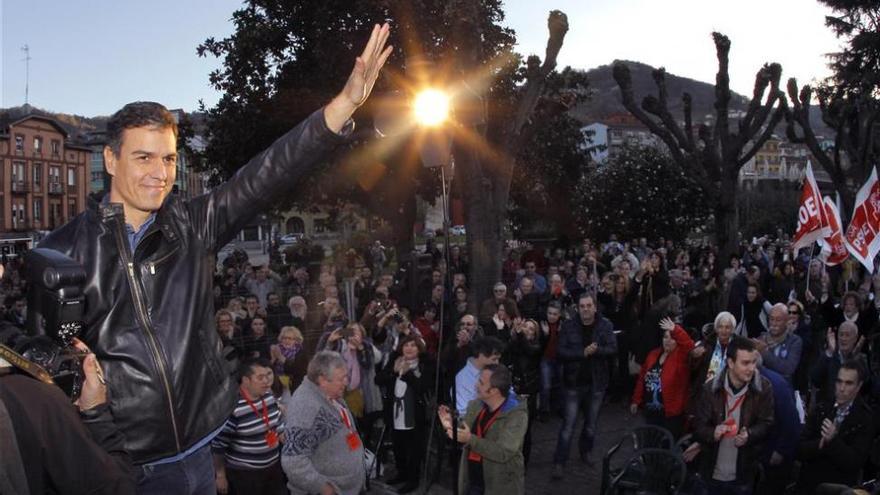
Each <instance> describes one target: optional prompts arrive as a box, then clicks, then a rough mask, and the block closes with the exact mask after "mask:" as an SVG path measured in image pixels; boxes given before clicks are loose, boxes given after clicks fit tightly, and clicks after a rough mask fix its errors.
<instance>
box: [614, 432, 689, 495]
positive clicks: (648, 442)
mask: <svg viewBox="0 0 880 495" xmlns="http://www.w3.org/2000/svg"><path fill="white" fill-rule="evenodd" d="M627 440H629V441H631V442H632V448H633V451H634V452H635V451H639V450H642V449H665V450H669V451H671V452H673V453H675V454H676V455H678V456H679V457H681V452H680V448H679V447H678V446H677V444H676V443H675V439H674V438H673V437H672V433H670V432H669V430H667V429H666V428H662V427H660V426H654V425H643V426H637V427H635V428H633V429H632V430H631V431H630V432H628V433H627V434H625V435H624V436H623V438H621V439H620V441H619V442H617V444H615V445H614V446H612V447H611V448H610V449H608V452H606V453H605V456H604V457H602V489H601V491H600V493H605V490H606V489H607V488H608V487H609V486H610V484H611V480H612V478H614V477H616V476H617V475H618V474H619V473H620V472H621V471H622V470H623V467H618V468H612V467H611V460H612V458H613V457H614V455H615V454H616V453H617V451H618V450H620V448H621V447H622V446H623V444H624V443H625V442H626V441H627ZM622 483H623V484H626V480H623V481H622Z"/></svg>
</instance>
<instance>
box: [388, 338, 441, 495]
mask: <svg viewBox="0 0 880 495" xmlns="http://www.w3.org/2000/svg"><path fill="white" fill-rule="evenodd" d="M398 349H399V350H398V351H394V352H393V353H392V354H391V357H390V359H389V360H388V364H387V365H386V366H385V368H384V369H383V370H382V371H381V372H380V373H379V374H378V375H376V383H377V384H378V385H380V386H382V387H387V388H388V389H389V390H390V391H391V392H392V396H393V405H392V413H391V417H392V422H391V424H390V425H389V426H391V427H392V428H391V430H392V432H391V433H392V436H391V439H392V443H393V445H394V460H395V462H396V464H397V475H396V476H395V477H394V478H392V479H391V480H389V482H388V484H390V485H397V484H402V485H403V486H401V487H400V488H398V489H397V493H410V492H413V491H415V490H417V489H418V487H419V475H420V473H421V464H422V458H423V457H424V454H425V422H426V403H427V393H428V391H429V390H430V388H431V385H432V384H433V380H432V379H431V376H430V372H431V366H428V365H427V363H426V362H425V361H424V360H423V359H421V358H420V356H421V354H422V353H423V352H424V343H423V341H422V340H421V339H420V338H418V337H417V336H416V335H415V334H413V333H410V334H407V335H405V336H403V337H401V339H400V343H399V345H398Z"/></svg>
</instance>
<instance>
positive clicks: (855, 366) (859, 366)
mask: <svg viewBox="0 0 880 495" xmlns="http://www.w3.org/2000/svg"><path fill="white" fill-rule="evenodd" d="M839 369H841V370H855V372H856V373H857V374H858V376H859V383H865V380H866V379H867V378H868V366H867V365H866V364H865V360H864V359H863V358H861V357H851V358H849V359H846V360H845V361H844V362H842V363H841V364H840V368H839Z"/></svg>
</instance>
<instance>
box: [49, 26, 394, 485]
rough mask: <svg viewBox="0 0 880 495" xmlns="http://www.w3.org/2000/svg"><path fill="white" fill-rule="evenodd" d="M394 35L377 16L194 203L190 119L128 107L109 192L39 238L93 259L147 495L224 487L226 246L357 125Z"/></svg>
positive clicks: (95, 343) (98, 312)
mask: <svg viewBox="0 0 880 495" xmlns="http://www.w3.org/2000/svg"><path fill="white" fill-rule="evenodd" d="M389 34H390V28H389V27H388V25H387V24H386V25H384V26H378V25H377V26H375V27H374V29H373V32H372V34H371V36H370V39H369V41H368V42H367V45H366V47H365V50H364V52H363V53H362V54H361V56H359V57H358V58H357V60H356V62H355V65H354V68H353V70H352V72H351V75H350V77H349V79H348V81H347V82H346V84H345V87H344V89H343V90H342V91H341V92H340V93H339V94H338V95H337V96H336V97H335V98H333V100H331V102H330V103H328V104H327V105H326V106H324V107H323V108H322V109H320V110H318V111H316V112H315V113H313V114H312V115H311V116H309V117H307V118H306V119H305V120H304V121H303V122H302V123H300V124H299V125H298V126H296V127H295V128H293V129H292V130H291V131H290V132H288V133H287V134H285V135H284V136H282V137H280V138H279V139H278V140H277V141H276V142H275V143H273V144H272V145H271V146H270V147H269V148H268V149H267V150H266V151H264V152H262V153H260V154H258V155H256V156H255V157H254V158H253V159H252V160H250V162H249V163H248V164H246V165H244V166H243V167H242V168H241V169H240V170H239V171H238V173H236V174H235V176H234V177H232V178H231V179H230V180H229V181H227V182H225V183H223V184H221V185H220V186H219V187H216V188H213V189H212V190H211V191H210V192H209V193H207V194H204V195H202V196H198V197H196V198H193V199H191V200H184V199H183V198H181V197H178V196H177V195H175V194H171V192H172V189H173V186H174V184H175V174H176V171H177V158H178V132H177V130H178V129H177V123H176V121H175V118H174V116H173V115H172V114H171V113H170V112H169V111H168V110H167V109H166V108H165V107H164V106H162V105H160V104H158V103H153V102H136V103H130V104H128V105H126V106H125V107H123V108H122V109H121V110H120V111H118V112H116V113H115V114H114V115H113V116H112V117H111V118H110V119H109V121H108V122H107V146H106V147H105V148H104V150H103V156H104V163H105V165H106V168H107V173H108V174H109V175H110V177H111V182H110V190H109V194H106V195H104V196H103V198H102V199H100V200H95V201H91V202H90V203H89V206H88V208H87V209H86V211H85V212H83V213H81V214H79V215H77V216H76V217H74V218H73V219H71V221H70V222H68V223H67V224H65V225H64V226H62V227H60V228H58V229H56V230H55V231H53V232H52V233H50V234H49V235H48V236H47V237H46V238H45V239H44V240H43V242H42V244H41V246H42V247H48V248H51V249H56V250H58V251H61V252H62V253H64V254H66V255H68V256H70V257H71V258H73V259H74V260H76V261H78V262H79V263H82V265H83V266H84V268H85V271H86V285H85V288H84V292H85V298H86V308H87V309H86V315H85V318H84V321H86V322H88V324H89V326H88V327H87V328H86V329H85V331H84V332H83V336H82V338H83V340H84V342H85V343H86V344H88V345H89V346H90V347H91V348H92V349H93V350H94V351H95V354H96V355H97V356H98V359H99V360H100V361H101V363H102V366H104V367H105V369H106V370H107V376H108V377H110V378H111V379H112V380H113V383H112V387H111V388H112V390H113V396H112V397H111V398H110V408H111V409H112V411H113V414H114V416H115V418H116V421H117V422H119V426H120V427H121V428H122V429H123V430H124V431H125V432H126V443H125V449H126V450H127V451H128V452H129V454H130V455H131V456H132V460H133V461H134V463H135V465H137V466H138V467H139V469H140V473H139V477H138V478H139V482H138V491H139V492H140V493H142V494H153V493H155V494H162V495H172V494H177V493H200V494H213V493H214V491H215V489H216V487H215V481H214V469H213V464H212V460H211V451H210V442H211V440H212V439H213V438H214V437H215V436H216V435H217V434H218V433H219V431H220V429H221V427H222V425H223V423H224V422H225V421H226V418H228V416H229V413H230V411H231V410H232V408H233V406H234V404H235V400H236V395H235V390H236V384H235V383H234V381H233V380H232V370H231V366H230V364H229V363H228V362H227V361H226V360H224V359H223V357H222V356H221V354H220V348H221V347H220V338H219V336H218V335H217V332H216V331H215V330H214V328H213V325H214V322H213V315H214V304H213V303H214V301H213V294H212V282H213V276H212V275H213V272H214V268H215V265H216V255H217V252H218V251H219V250H220V249H221V248H222V247H223V246H225V245H226V244H227V243H228V242H229V241H230V240H232V239H233V238H235V236H236V235H237V234H238V232H239V231H240V230H241V229H242V227H243V226H244V225H246V224H247V222H248V221H249V220H250V219H252V218H253V217H254V216H255V215H257V214H258V213H260V212H261V211H264V210H266V209H268V208H269V207H271V206H273V205H275V204H277V202H278V200H279V199H280V198H281V197H282V196H283V195H285V194H288V193H289V192H290V191H291V189H292V188H293V186H295V185H296V184H297V182H299V180H300V179H301V178H302V177H303V176H305V175H306V174H307V173H308V172H309V171H310V170H311V169H313V168H314V166H315V165H316V164H318V163H321V162H322V157H325V156H326V155H327V154H328V153H330V152H331V151H332V150H333V149H334V148H335V147H336V145H338V144H340V143H341V142H343V140H344V139H345V137H346V136H348V135H349V134H350V133H351V132H352V129H353V121H352V120H351V116H352V115H353V113H354V112H355V110H357V108H358V107H359V106H360V105H361V104H363V103H364V101H366V99H367V97H368V96H369V94H370V92H371V91H372V88H373V85H374V83H375V81H376V79H377V77H378V75H379V71H380V70H381V68H382V66H383V65H384V63H385V60H386V59H387V57H388V56H389V55H390V50H391V48H390V47H388V48H385V44H386V42H387V39H388V36H389Z"/></svg>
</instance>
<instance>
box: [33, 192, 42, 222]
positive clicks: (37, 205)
mask: <svg viewBox="0 0 880 495" xmlns="http://www.w3.org/2000/svg"><path fill="white" fill-rule="evenodd" d="M42 218H43V199H42V198H34V221H35V222H39V221H40V220H41V219H42Z"/></svg>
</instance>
